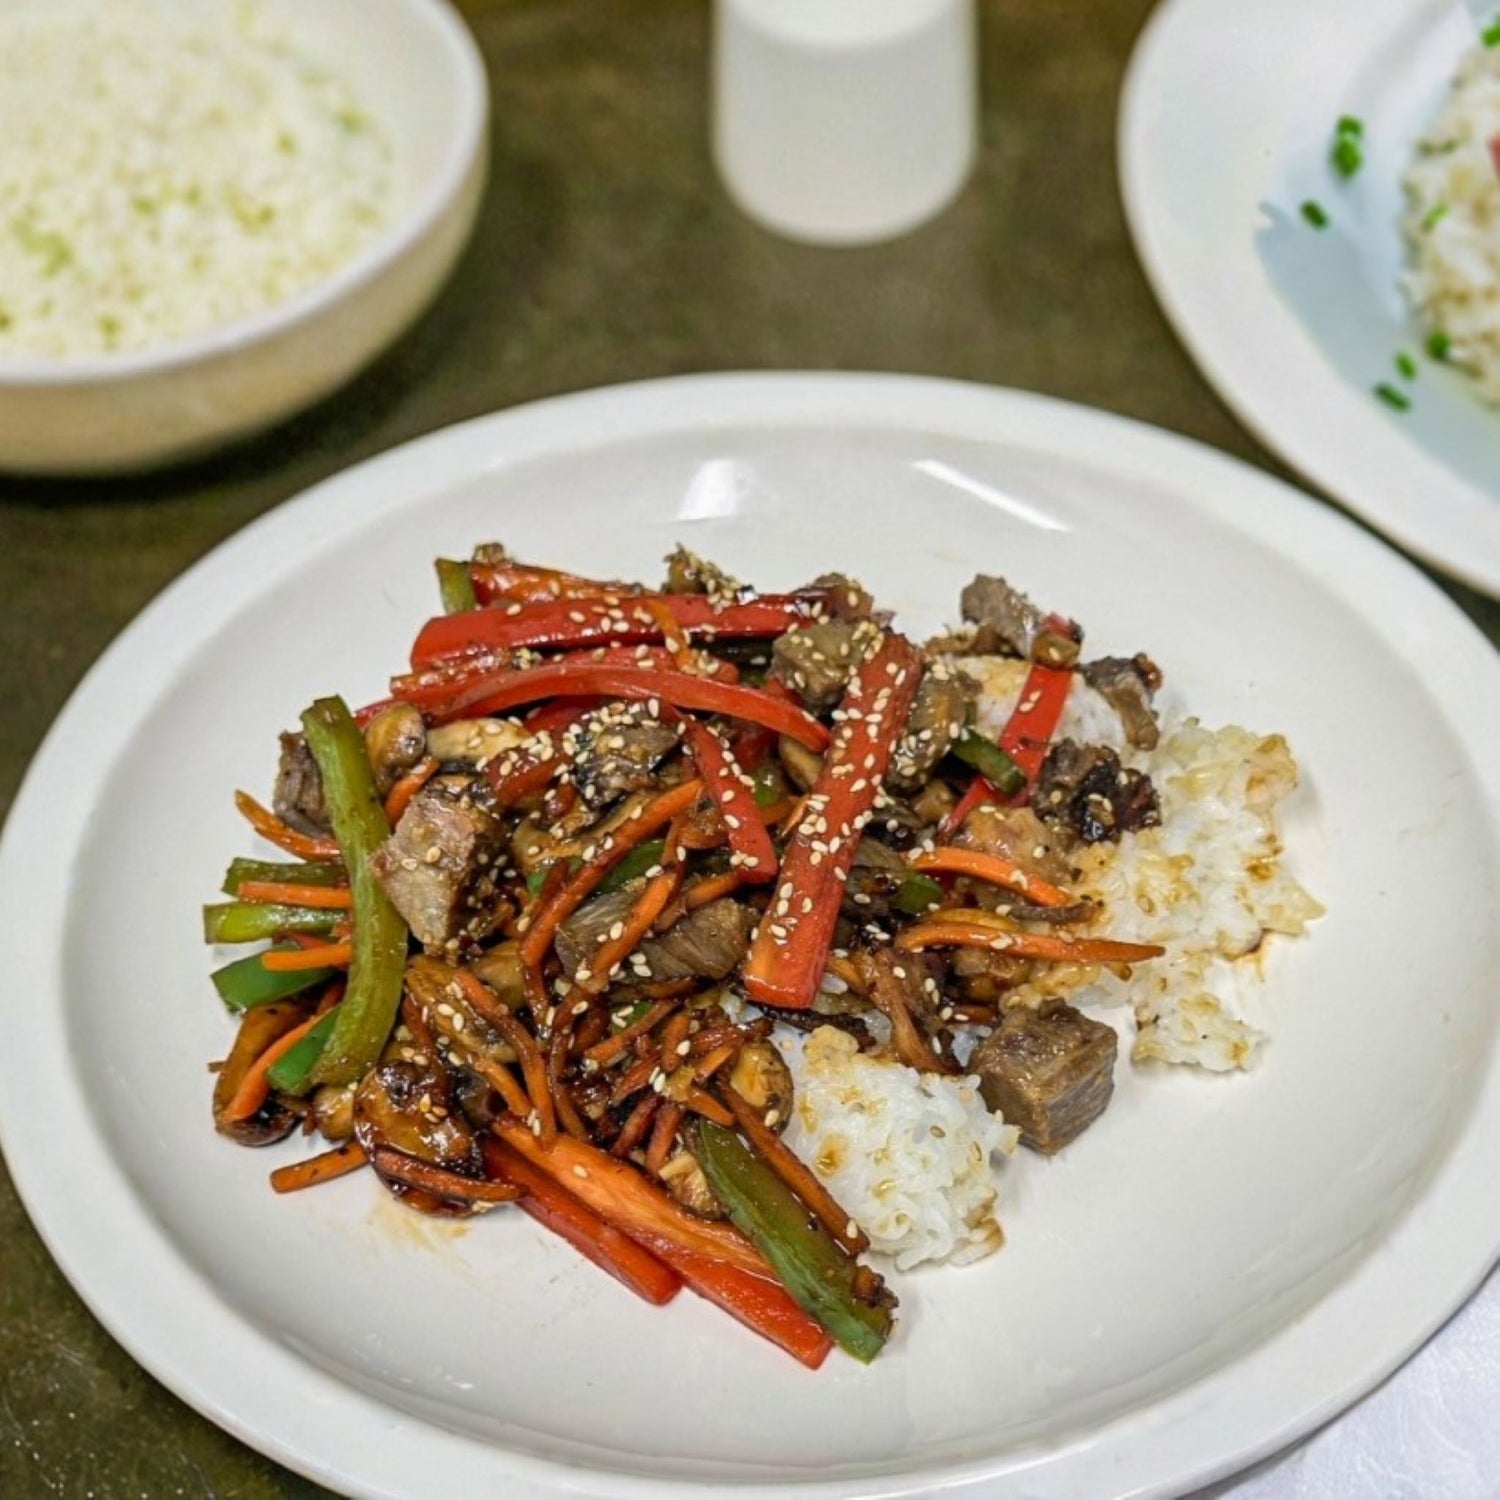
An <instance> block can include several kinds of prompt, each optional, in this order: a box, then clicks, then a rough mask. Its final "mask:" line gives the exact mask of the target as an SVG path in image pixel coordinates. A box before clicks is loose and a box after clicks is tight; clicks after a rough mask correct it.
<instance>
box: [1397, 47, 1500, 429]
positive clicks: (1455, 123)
mask: <svg viewBox="0 0 1500 1500" xmlns="http://www.w3.org/2000/svg"><path fill="white" fill-rule="evenodd" d="M1497 136H1500V48H1495V47H1484V46H1476V47H1474V48H1473V49H1472V50H1471V51H1469V52H1468V53H1466V54H1465V56H1464V59H1463V62H1462V63H1461V64H1460V66H1459V70H1458V76H1457V78H1456V79H1455V80H1454V84H1453V90H1452V92H1451V93H1450V94H1449V96H1448V99H1447V101H1446V103H1445V104H1444V106H1443V109H1442V111H1441V112H1440V113H1439V115H1438V117H1437V119H1436V120H1435V121H1434V123H1433V125H1432V126H1431V128H1430V129H1429V130H1428V131H1427V132H1426V133H1425V134H1424V135H1423V136H1422V138H1421V140H1420V141H1419V142H1418V145H1417V154H1416V158H1415V160H1414V161H1413V162H1412V165H1411V168H1410V170H1409V171H1408V172H1407V174H1406V178H1405V183H1404V185H1405V188H1406V195H1407V213H1406V216H1405V218H1404V220H1403V223H1402V227H1403V229H1404V231H1405V235H1406V242H1407V246H1408V249H1409V251H1410V269H1409V270H1408V271H1407V273H1406V275H1405V277H1404V278H1403V284H1404V287H1405V290H1406V294H1407V296H1408V297H1409V298H1410V300H1411V303H1412V305H1413V307H1414V308H1415V309H1416V311H1417V315H1418V316H1419V317H1420V318H1421V320H1422V322H1423V323H1424V324H1425V325H1426V327H1427V328H1428V330H1429V331H1430V332H1433V333H1441V334H1443V335H1444V336H1445V337H1446V338H1448V339H1449V340H1450V341H1451V350H1450V353H1449V356H1448V357H1449V358H1450V359H1451V360H1452V361H1453V362H1454V363H1456V364H1459V365H1462V366H1463V367H1464V368H1465V369H1466V370H1467V371H1468V372H1469V373H1471V374H1472V375H1473V376H1474V378H1475V382H1476V385H1477V388H1478V391H1479V394H1480V395H1481V396H1483V397H1484V399H1485V400H1486V401H1490V402H1493V403H1495V404H1497V405H1500V171H1497V167H1496V162H1495V158H1494V156H1493V155H1492V153H1491V148H1490V143H1491V141H1493V140H1494V139H1495V138H1496V137H1497Z"/></svg>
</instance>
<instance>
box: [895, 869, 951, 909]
mask: <svg viewBox="0 0 1500 1500" xmlns="http://www.w3.org/2000/svg"><path fill="white" fill-rule="evenodd" d="M942 904H943V888H942V886H940V885H939V884H938V883H937V881H935V880H934V879H933V878H932V876H930V875H923V874H921V873H920V872H918V871H916V870H913V871H912V872H911V874H910V875H903V876H902V877H901V884H900V885H899V886H898V887H897V888H896V894H895V896H894V897H893V898H892V901H891V905H892V906H894V907H895V908H896V910H897V911H899V912H902V913H904V914H905V915H906V916H908V917H920V916H923V915H925V914H926V913H927V912H929V911H931V910H932V908H933V907H934V906H941V905H942Z"/></svg>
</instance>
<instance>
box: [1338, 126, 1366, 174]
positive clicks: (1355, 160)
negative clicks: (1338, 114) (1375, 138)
mask: <svg viewBox="0 0 1500 1500" xmlns="http://www.w3.org/2000/svg"><path fill="white" fill-rule="evenodd" d="M1331 157H1332V160H1333V166H1334V170H1335V171H1336V172H1337V173H1338V174H1339V176H1340V177H1353V176H1354V174H1355V173H1356V172H1357V171H1359V169H1360V168H1361V167H1362V166H1364V164H1365V153H1364V148H1363V147H1362V146H1361V145H1360V144H1359V142H1358V140H1356V139H1355V138H1354V137H1353V136H1352V135H1341V136H1338V137H1336V138H1335V140H1334V143H1333V151H1332V152H1331Z"/></svg>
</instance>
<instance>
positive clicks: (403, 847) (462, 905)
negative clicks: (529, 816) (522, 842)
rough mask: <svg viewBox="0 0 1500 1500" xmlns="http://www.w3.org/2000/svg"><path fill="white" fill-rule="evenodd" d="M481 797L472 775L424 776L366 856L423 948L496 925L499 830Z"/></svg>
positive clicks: (501, 840)
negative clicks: (393, 823)
mask: <svg viewBox="0 0 1500 1500" xmlns="http://www.w3.org/2000/svg"><path fill="white" fill-rule="evenodd" d="M484 796H485V792H484V789H483V785H482V783H480V782H479V781H478V780H476V779H471V778H458V777H446V776H445V777H439V778H438V779H437V780H435V781H430V782H428V783H427V785H426V786H424V787H423V788H422V790H421V791H420V792H418V793H417V795H416V796H415V797H413V798H412V800H411V804H410V805H409V806H408V807H407V809H406V811H405V812H404V813H403V814H402V815H401V821H400V822H399V823H398V824H397V825H396V831H395V832H394V833H393V834H392V835H391V836H390V838H388V839H387V840H386V841H385V843H383V844H382V845H381V846H380V848H379V849H377V850H376V851H375V854H374V856H373V857H372V859H371V862H370V867H371V869H372V870H374V872H375V875H376V877H377V878H378V879H379V881H380V883H381V885H383V886H384V887H385V893H386V895H387V896H389V897H390V899H391V904H392V905H393V906H394V907H395V908H396V910H397V911H398V912H400V913H401V915H402V916H403V917H404V918H405V919H406V923H407V925H408V926H409V927H410V928H411V930H412V933H413V935H414V936H415V937H416V939H417V941H418V942H419V943H421V944H422V945H423V946H424V947H427V948H437V947H441V946H443V945H444V944H445V943H448V942H450V941H452V940H455V939H460V938H465V937H471V938H482V937H484V936H485V935H486V934H487V933H488V932H489V931H490V930H491V929H492V927H493V926H494V922H495V918H496V916H497V912H496V910H495V871H496V867H497V866H498V865H502V864H503V863H504V861H505V843H504V838H503V834H504V828H503V825H502V823H501V821H500V819H499V818H497V817H495V816H494V814H493V813H492V812H490V811H489V810H488V809H487V808H486V807H485V806H484V805H483V798H484ZM476 799H478V800H476Z"/></svg>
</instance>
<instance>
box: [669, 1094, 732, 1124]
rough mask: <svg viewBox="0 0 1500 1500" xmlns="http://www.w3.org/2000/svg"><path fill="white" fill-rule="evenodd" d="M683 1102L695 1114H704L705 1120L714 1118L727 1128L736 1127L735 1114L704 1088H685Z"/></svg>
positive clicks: (713, 1119)
mask: <svg viewBox="0 0 1500 1500" xmlns="http://www.w3.org/2000/svg"><path fill="white" fill-rule="evenodd" d="M682 1102H683V1104H684V1105H686V1106H687V1108H688V1109H690V1110H692V1111H693V1113H694V1114H696V1115H702V1116H703V1118H704V1119H705V1120H712V1121H713V1122H714V1124H715V1125H722V1126H723V1127H724V1128H725V1129H726V1130H731V1129H733V1128H734V1116H733V1115H732V1114H730V1113H729V1111H728V1110H727V1109H725V1108H724V1106H723V1105H722V1104H720V1103H719V1101H718V1100H717V1099H715V1098H714V1096H713V1095H712V1094H710V1093H707V1092H705V1091H704V1090H703V1089H700V1088H689V1089H686V1090H684V1091H683V1095H682Z"/></svg>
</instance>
